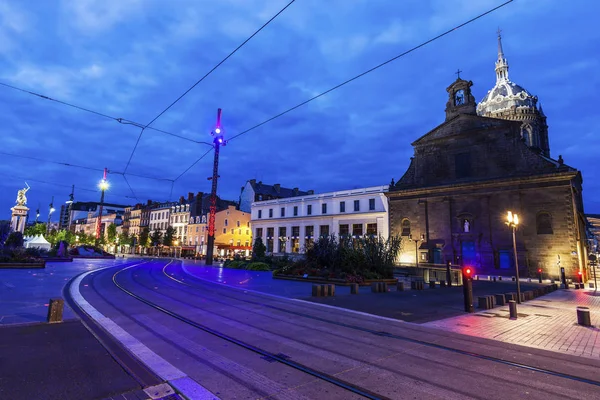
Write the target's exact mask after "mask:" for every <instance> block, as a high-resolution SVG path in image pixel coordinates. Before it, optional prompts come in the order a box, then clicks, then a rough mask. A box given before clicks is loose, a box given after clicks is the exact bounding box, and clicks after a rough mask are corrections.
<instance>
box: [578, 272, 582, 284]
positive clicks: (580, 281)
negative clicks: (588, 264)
mask: <svg viewBox="0 0 600 400" xmlns="http://www.w3.org/2000/svg"><path fill="white" fill-rule="evenodd" d="M577 275H579V283H583V273H582V272H581V271H577Z"/></svg>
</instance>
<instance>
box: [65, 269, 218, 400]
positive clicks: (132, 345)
mask: <svg viewBox="0 0 600 400" xmlns="http://www.w3.org/2000/svg"><path fill="white" fill-rule="evenodd" d="M138 265H140V264H135V265H132V266H130V267H127V268H124V269H123V270H126V269H129V268H133V267H136V266H138ZM107 268H113V267H112V266H111V267H105V268H98V269H95V270H93V271H89V272H86V273H84V274H81V275H79V276H78V277H77V278H75V280H74V281H73V283H72V284H71V288H70V289H71V290H70V291H71V296H72V297H73V300H74V301H75V302H76V303H77V304H78V305H79V306H80V307H81V308H82V309H83V310H84V311H85V312H86V313H87V314H88V315H89V316H90V317H91V318H93V319H94V320H95V321H96V322H98V323H99V324H100V325H101V326H102V327H103V328H104V329H106V330H107V331H108V332H109V333H110V334H111V335H112V336H113V337H114V338H115V339H117V340H118V341H119V342H121V343H122V344H123V346H125V347H126V348H127V349H128V350H129V351H130V352H131V353H132V354H133V355H135V356H136V357H137V358H138V359H139V360H140V361H141V362H143V363H144V364H145V365H146V366H147V367H148V368H150V369H151V370H152V371H154V373H156V374H157V375H158V376H160V377H161V378H162V379H164V380H166V381H167V382H168V383H169V384H170V385H172V386H173V387H175V388H176V389H177V390H178V391H179V392H180V393H181V394H182V395H184V396H185V397H186V398H187V399H189V400H219V398H218V397H217V396H215V395H214V394H213V393H212V392H210V391H209V390H208V389H206V388H205V387H204V386H202V385H200V384H199V383H198V382H196V381H194V380H193V379H191V378H190V377H189V376H187V375H186V374H185V373H184V372H183V371H181V370H180V369H178V368H177V367H175V366H174V365H173V364H171V363H169V362H168V361H167V360H165V359H164V358H162V357H161V356H159V355H158V354H156V353H155V352H153V351H152V350H150V348H148V347H147V346H146V345H144V344H143V343H142V342H140V341H139V340H137V339H136V338H135V337H133V336H132V335H130V334H129V333H128V332H127V331H125V330H124V329H123V328H121V327H120V326H119V325H117V324H116V323H115V322H114V321H113V320H111V319H110V318H108V317H106V316H104V315H103V314H102V313H100V311H98V310H97V309H96V308H94V307H93V306H92V305H91V304H90V303H89V302H88V301H87V300H85V299H84V298H83V296H82V295H81V292H80V291H79V285H80V284H81V281H82V280H83V279H84V278H85V277H86V276H88V275H89V274H92V273H94V272H97V271H100V270H103V269H107Z"/></svg>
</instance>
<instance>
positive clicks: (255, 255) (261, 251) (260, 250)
mask: <svg viewBox="0 0 600 400" xmlns="http://www.w3.org/2000/svg"><path fill="white" fill-rule="evenodd" d="M266 251H267V247H266V246H265V245H264V243H263V241H262V238H256V240H255V241H254V245H253V246H252V260H253V261H260V260H264V258H265V254H266Z"/></svg>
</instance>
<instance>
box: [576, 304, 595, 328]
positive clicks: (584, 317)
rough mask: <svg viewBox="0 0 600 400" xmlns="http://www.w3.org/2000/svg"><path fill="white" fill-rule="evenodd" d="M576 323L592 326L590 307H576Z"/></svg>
mask: <svg viewBox="0 0 600 400" xmlns="http://www.w3.org/2000/svg"><path fill="white" fill-rule="evenodd" d="M577 323H578V324H579V325H581V326H592V321H591V319H590V309H589V308H588V307H581V306H578V307H577Z"/></svg>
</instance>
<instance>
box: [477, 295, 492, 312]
mask: <svg viewBox="0 0 600 400" xmlns="http://www.w3.org/2000/svg"><path fill="white" fill-rule="evenodd" d="M477 301H478V302H479V305H478V306H477V308H480V309H482V310H489V309H490V308H491V307H490V306H489V299H488V297H487V296H479V297H478V298H477Z"/></svg>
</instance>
